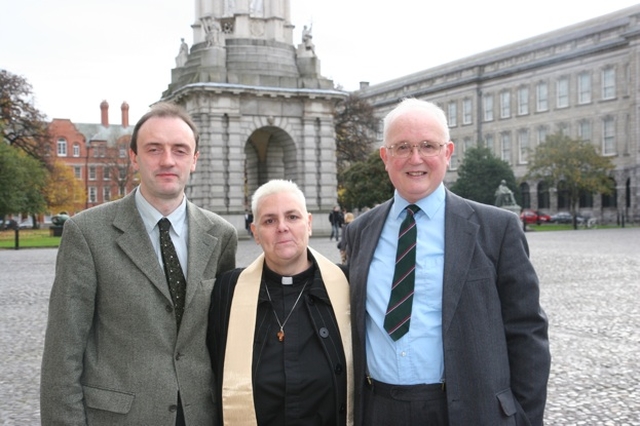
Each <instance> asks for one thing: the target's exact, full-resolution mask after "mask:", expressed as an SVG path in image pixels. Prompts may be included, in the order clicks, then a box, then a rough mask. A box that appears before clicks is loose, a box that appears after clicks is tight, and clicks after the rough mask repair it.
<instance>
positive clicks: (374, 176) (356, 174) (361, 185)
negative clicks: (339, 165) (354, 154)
mask: <svg viewBox="0 0 640 426" xmlns="http://www.w3.org/2000/svg"><path fill="white" fill-rule="evenodd" d="M341 177H342V179H341V180H342V182H343V190H341V191H340V194H341V196H340V199H339V202H340V205H341V206H343V207H344V208H346V209H347V210H353V209H355V208H358V209H362V208H363V207H373V206H375V205H376V204H380V203H382V202H384V201H386V200H388V199H389V198H391V197H392V196H393V185H392V184H391V181H390V180H389V176H388V174H387V172H386V170H385V169H384V163H383V162H382V159H381V158H380V154H379V152H378V151H375V152H372V153H371V154H369V157H368V158H367V160H366V161H361V162H357V163H354V164H353V165H351V167H349V168H348V169H347V170H346V171H345V172H344V173H343V174H342V176H341Z"/></svg>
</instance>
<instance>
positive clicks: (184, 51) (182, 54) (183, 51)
mask: <svg viewBox="0 0 640 426" xmlns="http://www.w3.org/2000/svg"><path fill="white" fill-rule="evenodd" d="M180 41H181V43H180V51H179V52H178V56H176V68H179V67H183V66H184V65H185V64H186V63H187V59H189V46H188V45H187V43H186V42H185V41H184V38H181V39H180Z"/></svg>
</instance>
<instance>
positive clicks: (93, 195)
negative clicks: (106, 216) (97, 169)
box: [88, 186, 98, 203]
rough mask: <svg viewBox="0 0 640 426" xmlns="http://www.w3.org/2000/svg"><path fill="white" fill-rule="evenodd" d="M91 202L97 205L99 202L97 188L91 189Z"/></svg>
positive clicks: (92, 187)
mask: <svg viewBox="0 0 640 426" xmlns="http://www.w3.org/2000/svg"><path fill="white" fill-rule="evenodd" d="M88 197H89V202H90V203H97V202H98V189H97V188H96V187H95V186H90V187H89V195H88Z"/></svg>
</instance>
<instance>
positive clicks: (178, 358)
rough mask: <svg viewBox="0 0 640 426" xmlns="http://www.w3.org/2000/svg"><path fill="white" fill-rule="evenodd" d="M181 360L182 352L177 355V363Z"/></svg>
mask: <svg viewBox="0 0 640 426" xmlns="http://www.w3.org/2000/svg"><path fill="white" fill-rule="evenodd" d="M180 358H182V354H181V353H180V352H178V353H177V354H176V361H180Z"/></svg>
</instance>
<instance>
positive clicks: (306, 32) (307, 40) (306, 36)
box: [302, 24, 316, 56]
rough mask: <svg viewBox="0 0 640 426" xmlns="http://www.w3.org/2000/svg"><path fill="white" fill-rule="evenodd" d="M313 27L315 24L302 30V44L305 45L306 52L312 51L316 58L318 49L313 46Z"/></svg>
mask: <svg viewBox="0 0 640 426" xmlns="http://www.w3.org/2000/svg"><path fill="white" fill-rule="evenodd" d="M312 27H313V24H311V25H309V27H307V26H306V25H305V26H304V29H303V30H302V44H303V45H304V48H305V49H306V50H310V51H311V53H312V54H313V55H314V56H315V54H316V47H315V45H314V44H313V40H312V39H313V35H311V28H312Z"/></svg>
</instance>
